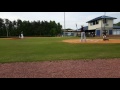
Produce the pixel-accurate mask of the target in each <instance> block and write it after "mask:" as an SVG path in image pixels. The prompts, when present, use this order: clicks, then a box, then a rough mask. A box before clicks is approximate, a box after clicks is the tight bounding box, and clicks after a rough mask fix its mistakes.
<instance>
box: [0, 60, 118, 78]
mask: <svg viewBox="0 0 120 90" xmlns="http://www.w3.org/2000/svg"><path fill="white" fill-rule="evenodd" d="M0 78H120V59H109V60H100V59H97V60H89V61H88V60H66V61H45V62H19V63H18V62H17V63H5V64H0Z"/></svg>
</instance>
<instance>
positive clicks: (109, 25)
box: [88, 19, 113, 30]
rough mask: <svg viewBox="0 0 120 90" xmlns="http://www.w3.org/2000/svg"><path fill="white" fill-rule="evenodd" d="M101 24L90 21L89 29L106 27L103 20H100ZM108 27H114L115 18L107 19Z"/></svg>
mask: <svg viewBox="0 0 120 90" xmlns="http://www.w3.org/2000/svg"><path fill="white" fill-rule="evenodd" d="M98 22H99V24H96V25H92V26H91V25H90V23H88V30H93V29H101V27H102V28H104V24H103V20H98ZM105 27H106V28H112V27H113V20H112V19H108V20H107V25H105Z"/></svg>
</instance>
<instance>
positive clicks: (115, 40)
mask: <svg viewBox="0 0 120 90" xmlns="http://www.w3.org/2000/svg"><path fill="white" fill-rule="evenodd" d="M63 42H67V43H120V39H109V41H103V39H86V42H84V41H83V42H81V41H80V39H69V40H63Z"/></svg>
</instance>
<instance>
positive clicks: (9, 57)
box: [0, 37, 120, 63]
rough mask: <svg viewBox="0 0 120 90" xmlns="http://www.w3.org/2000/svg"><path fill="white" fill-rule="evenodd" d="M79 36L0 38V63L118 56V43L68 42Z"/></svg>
mask: <svg viewBox="0 0 120 90" xmlns="http://www.w3.org/2000/svg"><path fill="white" fill-rule="evenodd" d="M77 38H79V37H33V38H32V37H31V38H24V39H3V38H0V63H6V62H32V61H48V60H82V59H88V60H89V59H98V58H100V59H106V58H120V44H69V43H65V42H61V41H62V40H65V39H77Z"/></svg>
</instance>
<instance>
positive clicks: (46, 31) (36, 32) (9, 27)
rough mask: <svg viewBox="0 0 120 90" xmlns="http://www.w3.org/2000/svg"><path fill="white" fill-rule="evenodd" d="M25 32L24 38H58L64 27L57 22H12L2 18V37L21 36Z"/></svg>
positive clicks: (0, 21) (0, 28) (0, 20)
mask: <svg viewBox="0 0 120 90" xmlns="http://www.w3.org/2000/svg"><path fill="white" fill-rule="evenodd" d="M22 31H23V34H24V36H49V37H51V36H57V35H61V34H62V33H63V32H62V25H61V24H60V23H56V22H55V21H49V22H48V21H40V20H38V21H31V22H30V21H25V20H24V21H22V20H20V19H18V20H14V21H10V20H9V19H2V18H0V36H1V37H2V36H7V37H10V36H19V35H20V34H21V32H22Z"/></svg>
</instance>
